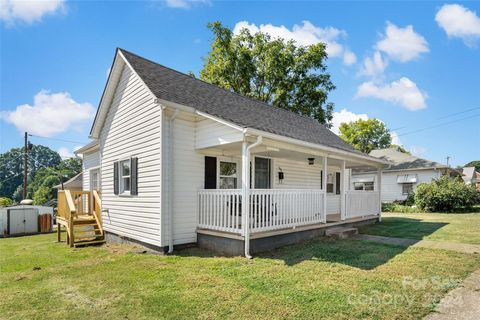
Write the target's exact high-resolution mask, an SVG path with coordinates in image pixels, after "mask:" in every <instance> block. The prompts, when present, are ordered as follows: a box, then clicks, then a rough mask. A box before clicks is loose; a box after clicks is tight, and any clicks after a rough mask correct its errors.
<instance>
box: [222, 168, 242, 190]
mask: <svg viewBox="0 0 480 320" xmlns="http://www.w3.org/2000/svg"><path fill="white" fill-rule="evenodd" d="M237 180H238V177H237V164H236V163H235V162H227V161H220V189H236V188H237Z"/></svg>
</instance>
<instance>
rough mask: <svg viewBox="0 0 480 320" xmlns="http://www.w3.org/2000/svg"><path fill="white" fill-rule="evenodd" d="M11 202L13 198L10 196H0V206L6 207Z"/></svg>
mask: <svg viewBox="0 0 480 320" xmlns="http://www.w3.org/2000/svg"><path fill="white" fill-rule="evenodd" d="M12 204H13V200H12V199H10V198H4V197H0V207H8V206H11V205H12Z"/></svg>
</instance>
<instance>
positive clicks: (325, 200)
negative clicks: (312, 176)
mask: <svg viewBox="0 0 480 320" xmlns="http://www.w3.org/2000/svg"><path fill="white" fill-rule="evenodd" d="M327 168H328V164H327V157H323V170H322V172H323V177H322V190H323V222H324V223H326V222H327V170H328V169H327Z"/></svg>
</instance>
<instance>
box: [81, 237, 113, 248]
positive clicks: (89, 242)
mask: <svg viewBox="0 0 480 320" xmlns="http://www.w3.org/2000/svg"><path fill="white" fill-rule="evenodd" d="M105 242H106V240H103V239H102V240H92V241H79V242H75V243H74V244H73V246H74V247H75V248H78V247H83V246H89V245H95V244H103V243H105Z"/></svg>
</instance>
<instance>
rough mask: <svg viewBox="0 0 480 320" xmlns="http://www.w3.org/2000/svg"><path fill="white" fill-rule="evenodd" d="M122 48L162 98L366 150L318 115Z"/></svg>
mask: <svg viewBox="0 0 480 320" xmlns="http://www.w3.org/2000/svg"><path fill="white" fill-rule="evenodd" d="M118 50H119V51H120V52H121V53H122V54H123V56H124V57H125V59H126V60H127V61H128V63H129V64H130V66H131V67H132V68H133V69H134V71H135V72H136V73H137V74H138V75H139V76H140V78H141V79H142V80H143V82H144V83H145V84H146V86H147V87H148V88H149V89H150V91H152V93H153V94H154V95H155V96H156V97H157V98H158V99H162V100H166V101H170V102H174V103H177V104H181V105H184V106H188V107H192V108H194V109H196V110H198V111H201V112H204V113H207V114H209V115H212V116H215V117H218V118H221V119H223V120H226V121H229V122H231V123H233V124H236V125H238V126H241V127H244V128H253V129H257V130H261V131H265V132H269V133H273V134H277V135H281V136H286V137H289V138H294V139H298V140H302V141H306V142H310V143H315V144H319V145H324V146H328V147H332V148H337V149H340V150H343V151H348V152H352V153H357V154H362V153H361V152H359V151H357V150H355V149H354V148H353V147H352V146H351V145H349V144H348V143H346V142H344V141H343V140H342V139H340V138H339V137H338V136H337V135H335V134H334V133H333V132H331V131H330V130H329V129H327V128H326V127H325V126H323V125H321V124H319V123H318V122H317V121H316V120H314V119H311V118H308V117H305V116H301V115H298V114H296V113H293V112H290V111H287V110H284V109H280V108H276V107H273V106H270V105H268V104H266V103H263V102H260V101H256V100H253V99H249V98H246V97H243V96H241V95H239V94H236V93H233V92H231V91H228V90H225V89H222V88H220V87H217V86H215V85H212V84H209V83H207V82H204V81H201V80H199V79H196V78H194V77H192V76H189V75H186V74H183V73H181V72H178V71H175V70H172V69H170V68H167V67H165V66H162V65H160V64H158V63H155V62H152V61H150V60H147V59H145V58H142V57H140V56H138V55H136V54H133V53H131V52H128V51H126V50H123V49H118Z"/></svg>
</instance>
